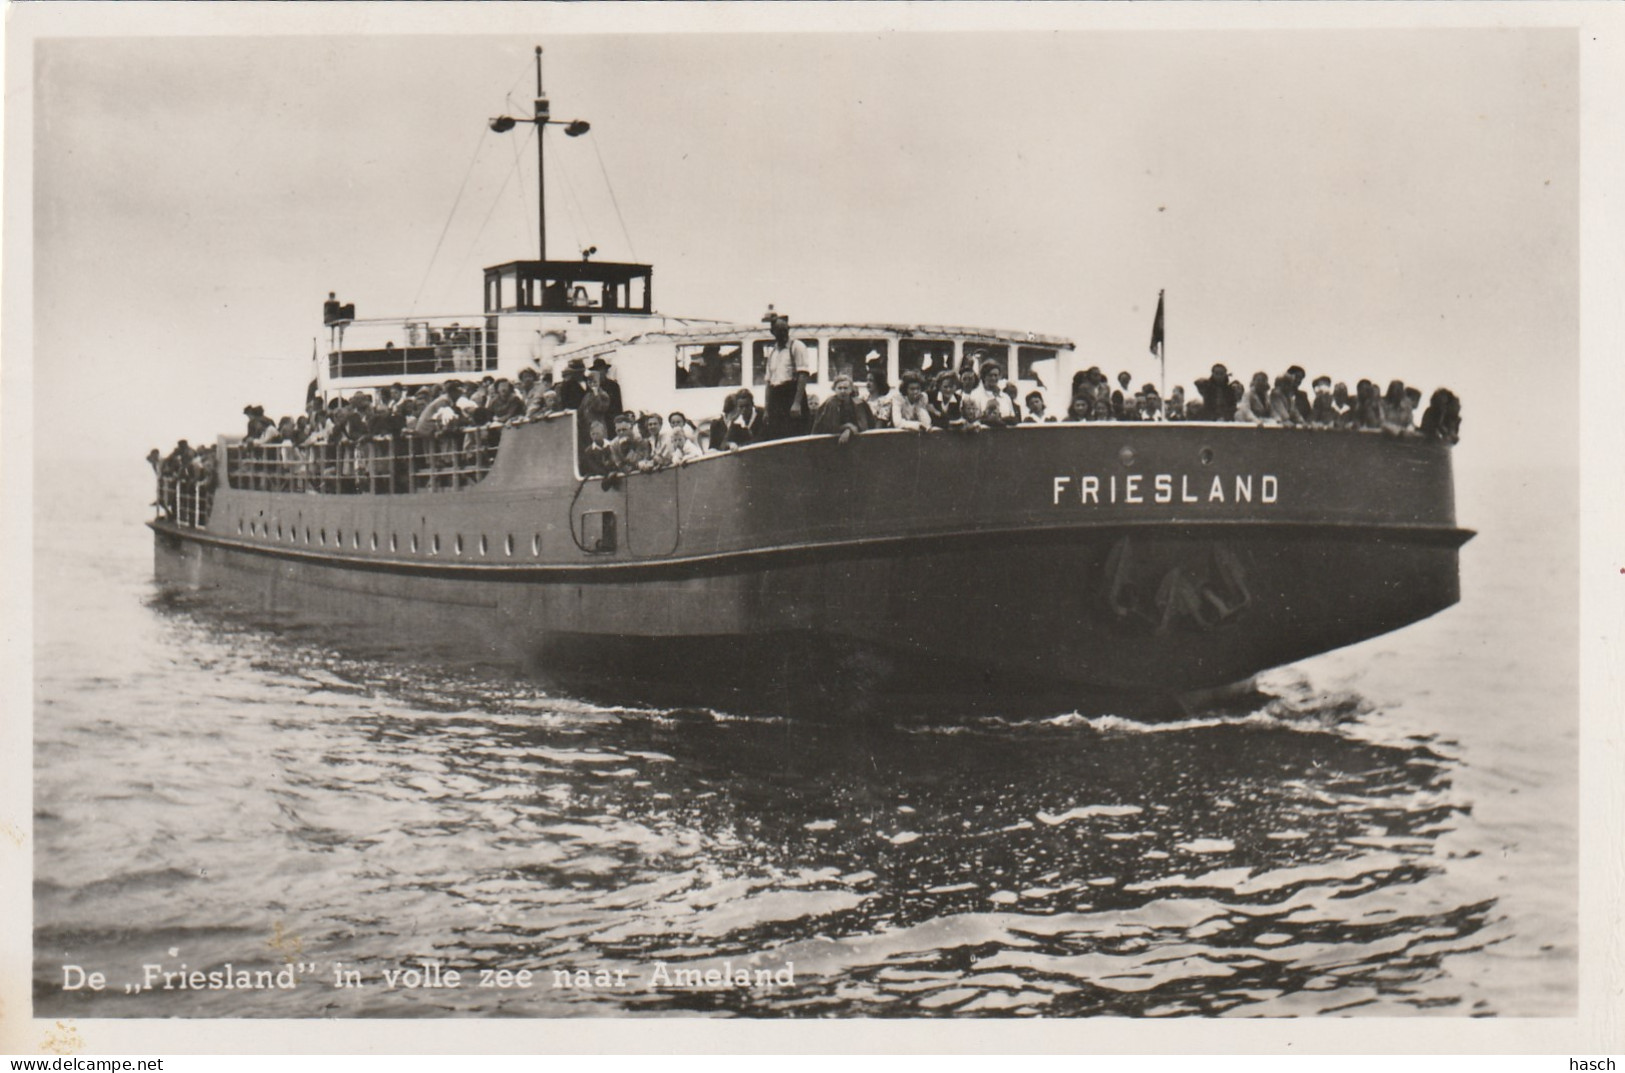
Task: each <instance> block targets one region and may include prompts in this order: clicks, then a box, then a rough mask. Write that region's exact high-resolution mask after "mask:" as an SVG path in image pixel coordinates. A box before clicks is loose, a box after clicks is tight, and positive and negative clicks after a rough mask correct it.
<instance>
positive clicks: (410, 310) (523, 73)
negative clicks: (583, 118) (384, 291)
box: [406, 58, 530, 316]
mask: <svg viewBox="0 0 1625 1073" xmlns="http://www.w3.org/2000/svg"><path fill="white" fill-rule="evenodd" d="M529 73H530V61H529V59H528V58H527V59H526V62H525V66H524V67H523V68H522V69H521V70H520V73H519V77H517V78H515V79H514V82H513V85H512V86H510V87H509V88H508V92H507V93H506V94H504V96H503V100H504V101H506V102H507V103H508V105H509V106H510V107H509V110H510V111H517V109H515V108H513V107H512V105H513V95H514V91H515V90H517V89H518V88H519V86H520V83H522V82H523V81H524V80H525V78H526V77H528V75H529ZM490 133H491V128H490V127H486V128H485V129H484V130H482V131H481V132H480V140H479V141H478V142H476V143H475V144H474V156H473V158H472V159H470V160H469V162H468V170H467V171H466V172H464V173H463V184H462V185H461V186H459V187H458V188H457V196H456V197H455V198H453V199H452V202H451V211H450V212H449V213H447V214H446V223H445V226H444V227H442V228H441V229H440V237H439V238H438V239H436V240H435V244H434V252H433V253H431V254H430V255H429V264H428V267H427V268H425V269H424V270H423V282H421V283H419V284H418V291H417V293H416V294H414V295H413V296H412V303H411V305H409V306H407V307H406V312H407V316H411V315H413V314H415V313H416V312H417V309H418V302H419V300H421V299H422V298H423V288H425V287H427V286H428V285H429V276H430V275H431V274H433V272H434V262H435V258H437V257H439V256H440V247H441V246H443V245H444V244H445V242H446V233H447V232H448V231H450V230H451V221H452V220H453V219H455V218H456V216H457V206H458V205H460V204H461V203H462V200H463V192H464V191H466V190H467V189H468V180H469V178H470V177H471V176H472V175H473V174H474V165H475V164H477V163H479V159H480V150H482V149H483V148H485V139H486V136H487V135H489V134H490Z"/></svg>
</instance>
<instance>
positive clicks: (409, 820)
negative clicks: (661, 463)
mask: <svg viewBox="0 0 1625 1073" xmlns="http://www.w3.org/2000/svg"><path fill="white" fill-rule="evenodd" d="M1460 483H1461V495H1460V502H1459V504H1458V508H1459V510H1458V513H1459V515H1460V518H1461V522H1462V524H1463V525H1466V526H1468V527H1471V528H1475V529H1477V530H1478V531H1479V533H1478V536H1477V537H1476V538H1475V539H1474V540H1473V541H1471V542H1470V543H1469V544H1467V545H1466V547H1465V548H1464V549H1463V552H1462V558H1461V573H1462V579H1461V580H1462V585H1461V588H1462V600H1461V603H1460V604H1459V605H1458V606H1456V607H1454V608H1451V609H1449V610H1446V611H1444V612H1442V613H1441V614H1439V615H1437V616H1435V617H1433V618H1432V619H1429V620H1427V621H1425V622H1421V623H1418V624H1416V625H1413V626H1411V627H1408V628H1406V629H1404V630H1401V631H1399V632H1397V633H1394V634H1391V635H1388V636H1385V637H1381V638H1377V639H1375V640H1372V641H1369V642H1366V643H1364V644H1361V645H1358V646H1355V647H1352V648H1348V649H1345V650H1342V651H1338V652H1334V653H1330V654H1327V655H1324V656H1320V657H1317V658H1314V659H1310V660H1306V661H1304V662H1301V663H1298V664H1294V665H1292V666H1288V667H1284V668H1281V669H1279V670H1277V671H1273V672H1270V673H1269V674H1267V675H1265V676H1264V677H1263V678H1262V679H1261V681H1260V686H1261V689H1262V692H1263V694H1264V696H1263V697H1262V698H1260V699H1259V700H1258V701H1257V703H1255V704H1253V705H1251V706H1249V707H1247V708H1245V709H1243V710H1239V711H1238V710H1227V711H1224V712H1222V713H1206V714H1203V713H1196V714H1194V715H1193V716H1192V717H1191V718H1188V719H1185V720H1183V721H1179V722H1172V723H1150V722H1137V721H1134V720H1131V719H1126V718H1118V717H1112V716H1105V717H1091V718H1085V717H1082V716H1079V715H1076V714H1072V713H1068V712H1064V711H1062V712H1056V713H1055V714H1054V716H1053V717H1051V718H1048V719H1036V720H1021V721H1018V720H1007V719H1001V718H998V717H988V718H984V719H981V720H979V721H974V722H971V723H968V724H963V725H951V726H942V727H920V726H917V725H914V724H912V723H909V722H903V721H888V720H887V719H885V718H884V716H883V715H881V716H879V717H875V718H871V719H870V720H869V721H868V722H866V723H865V724H864V725H861V726H857V727H852V726H844V727H843V726H836V725H808V724H806V723H802V722H797V721H792V720H786V719H778V718H772V717H749V718H746V717H739V716H736V715H732V714H730V713H728V712H725V711H712V710H705V709H695V710H682V711H666V710H644V709H616V708H604V707H600V706H593V705H588V704H584V703H580V702H578V701H574V700H572V699H571V698H569V697H564V696H556V695H550V694H549V693H547V692H545V691H543V690H542V689H541V688H540V687H538V686H537V685H535V684H534V683H531V682H528V681H526V680H525V679H523V678H519V677H515V676H513V675H510V674H507V673H504V672H501V671H482V670H478V669H474V670H470V669H467V668H461V669H458V668H447V667H437V666H431V665H425V664H424V663H423V662H422V661H420V660H417V659H414V658H412V656H411V654H410V652H409V651H408V652H404V653H403V654H401V655H400V656H398V657H396V658H391V659H379V658H376V657H368V658H361V657H356V656H348V655H346V654H345V653H344V649H343V646H342V638H333V637H330V636H320V635H317V634H313V633H310V632H308V631H303V630H289V629H279V628H278V623H277V622H275V621H274V620H271V621H264V620H260V621H252V622H244V621H240V620H236V621H234V620H231V619H227V618H224V617H222V616H220V615H218V614H212V613H210V612H209V610H208V609H207V608H206V607H204V606H202V605H200V604H198V603H197V602H196V601H194V600H188V599H185V598H178V597H176V596H174V595H173V594H168V593H165V592H164V591H163V590H161V589H160V588H159V587H158V586H157V585H156V584H155V582H154V580H153V568H152V558H153V553H152V539H151V535H150V533H148V531H147V530H146V529H144V528H143V527H142V525H141V522H142V520H143V519H144V518H145V517H147V516H149V514H150V509H149V508H148V507H147V503H148V501H149V500H150V498H151V480H150V472H149V471H147V470H146V469H145V467H144V466H142V465H141V464H140V463H139V461H135V462H133V463H132V464H131V465H130V466H128V467H125V468H123V469H118V468H117V467H115V468H114V469H113V470H112V471H108V470H107V469H106V468H103V469H95V468H91V467H75V466H73V465H71V464H68V463H62V462H50V463H47V464H44V465H42V467H41V469H40V471H39V475H38V477H37V483H36V496H37V510H36V545H35V563H34V566H35V577H36V615H35V619H36V623H35V630H36V634H35V648H34V657H35V678H36V697H37V704H36V709H35V712H34V757H33V759H34V765H33V775H34V802H35V814H34V830H33V834H34V914H35V915H34V922H35V932H34V1001H35V1014H36V1016H41V1017H66V1016H73V1017H154V1016H183V1017H315V1016H323V1017H366V1016H379V1015H387V1016H457V1015H474V1016H484V1015H492V1014H504V1015H520V1016H546V1017H555V1016H576V1015H581V1016H605V1015H617V1014H629V1013H684V1012H704V1013H716V1014H741V1015H749V1016H758V1017H760V1016H781V1015H782V1016H813V1015H826V1016H827V1015H832V1014H833V1015H853V1016H931V1015H959V1016H967V1015H988V1016H1046V1017H1077V1016H1090V1015H1096V1014H1111V1015H1128V1016H1146V1017H1152V1016H1170V1015H1211V1016H1295V1015H1308V1014H1336V1015H1362V1014H1373V1015H1382V1016H1393V1015H1398V1014H1407V1013H1408V1014H1417V1015H1430V1016H1454V1017H1459V1016H1469V1015H1471V1016H1496V1015H1500V1016H1553V1015H1558V1016H1561V1015H1567V1014H1572V1013H1573V1012H1574V1010H1575V1004H1576V994H1577V981H1576V971H1577V969H1576V963H1577V956H1576V944H1577V926H1576V911H1577V885H1578V855H1579V848H1578V837H1577V827H1578V823H1577V809H1578V802H1577V797H1576V792H1575V783H1576V769H1577V742H1578V736H1577V704H1578V700H1577V686H1576V674H1577V666H1576V655H1575V651H1576V647H1575V646H1576V641H1577V633H1578V628H1577V615H1578V592H1577V584H1576V566H1577V520H1576V510H1577V495H1576V485H1575V481H1574V480H1572V479H1569V480H1556V479H1553V477H1552V475H1551V474H1549V473H1541V474H1535V473H1530V474H1520V473H1512V472H1508V473H1495V474H1481V475H1477V476H1476V477H1475V475H1474V474H1472V473H1471V471H1468V472H1466V473H1464V474H1463V475H1462V476H1461V481H1460ZM53 488H55V489H61V488H73V489H74V494H73V495H71V496H70V495H54V494H48V493H49V492H50V490H51V489H53ZM1514 493H1515V494H1514ZM92 974H99V976H96V977H93V976H92ZM453 978H455V982H454V983H453V982H451V981H452V980H453ZM93 979H96V980H99V981H100V987H99V988H98V987H95V986H92V983H91V981H92V980H93Z"/></svg>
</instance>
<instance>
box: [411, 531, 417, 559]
mask: <svg viewBox="0 0 1625 1073" xmlns="http://www.w3.org/2000/svg"><path fill="white" fill-rule="evenodd" d="M417 551H418V535H417V534H416V533H413V534H412V554H413V555H416V554H417Z"/></svg>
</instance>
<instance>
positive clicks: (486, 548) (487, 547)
mask: <svg viewBox="0 0 1625 1073" xmlns="http://www.w3.org/2000/svg"><path fill="white" fill-rule="evenodd" d="M489 551H490V545H489V544H487V543H486V540H485V534H484V533H481V534H480V555H481V556H484V555H486V554H488V553H489Z"/></svg>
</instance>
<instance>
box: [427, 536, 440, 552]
mask: <svg viewBox="0 0 1625 1073" xmlns="http://www.w3.org/2000/svg"><path fill="white" fill-rule="evenodd" d="M429 554H430V555H439V554H440V534H439V533H436V534H435V535H434V536H433V537H431V538H430V539H429Z"/></svg>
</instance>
